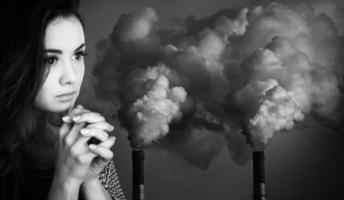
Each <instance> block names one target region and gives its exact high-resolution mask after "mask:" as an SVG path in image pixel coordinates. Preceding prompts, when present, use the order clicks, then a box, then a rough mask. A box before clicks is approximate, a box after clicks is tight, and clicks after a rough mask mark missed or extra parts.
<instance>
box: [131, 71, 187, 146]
mask: <svg viewBox="0 0 344 200" xmlns="http://www.w3.org/2000/svg"><path fill="white" fill-rule="evenodd" d="M163 68H164V66H160V68H159V67H155V68H148V69H147V71H146V72H145V74H144V75H143V77H142V79H140V80H137V81H138V82H139V83H138V84H143V85H144V84H146V85H147V86H148V85H149V86H148V87H149V88H148V92H147V93H146V94H145V95H144V96H143V97H142V98H140V99H138V100H136V101H135V102H134V103H133V104H132V105H131V107H130V108H129V111H128V115H129V119H127V120H130V121H132V122H133V124H132V126H131V127H128V128H129V134H130V135H129V137H130V140H131V143H132V146H133V147H134V148H137V147H142V146H144V145H149V144H151V143H152V142H153V141H157V140H158V139H160V138H163V137H164V136H166V135H167V134H168V132H169V123H170V122H171V121H172V120H173V119H175V118H180V117H181V112H180V108H179V107H180V103H183V102H184V101H185V99H186V92H185V90H184V88H182V87H173V88H170V86H169V80H168V79H167V78H166V76H165V75H163V74H161V72H160V71H159V69H162V70H163ZM140 82H141V83H140Z"/></svg>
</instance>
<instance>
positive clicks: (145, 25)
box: [119, 7, 158, 41]
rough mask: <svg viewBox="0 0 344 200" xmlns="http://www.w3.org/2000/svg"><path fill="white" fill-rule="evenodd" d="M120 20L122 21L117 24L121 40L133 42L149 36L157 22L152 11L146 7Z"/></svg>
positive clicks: (123, 16)
mask: <svg viewBox="0 0 344 200" xmlns="http://www.w3.org/2000/svg"><path fill="white" fill-rule="evenodd" d="M120 20H123V21H122V22H121V21H120V22H121V24H119V27H120V31H119V33H120V35H119V37H120V38H121V40H123V41H135V40H138V39H143V38H145V37H147V36H148V35H149V34H150V32H151V30H152V27H153V24H154V23H155V22H157V21H158V16H157V14H156V13H155V11H154V9H152V8H150V7H147V8H145V9H143V10H141V11H140V12H138V13H135V14H127V15H122V16H121V18H120Z"/></svg>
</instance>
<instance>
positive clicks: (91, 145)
mask: <svg viewBox="0 0 344 200" xmlns="http://www.w3.org/2000/svg"><path fill="white" fill-rule="evenodd" d="M88 147H89V148H90V149H96V148H97V146H96V145H94V144H90V145H88Z"/></svg>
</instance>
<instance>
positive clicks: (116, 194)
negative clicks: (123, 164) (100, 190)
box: [98, 160, 125, 200]
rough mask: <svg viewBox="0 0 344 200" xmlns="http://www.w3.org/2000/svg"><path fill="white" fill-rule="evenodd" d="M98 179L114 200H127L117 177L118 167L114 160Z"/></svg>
mask: <svg viewBox="0 0 344 200" xmlns="http://www.w3.org/2000/svg"><path fill="white" fill-rule="evenodd" d="M98 178H99V180H100V182H101V183H102V184H103V186H104V188H105V189H106V190H107V191H108V192H109V194H110V196H111V198H112V200H125V196H124V193H123V191H122V188H121V185H120V183H119V179H118V176H117V171H116V167H115V164H114V163H113V161H112V160H111V161H110V162H109V164H107V165H106V166H105V168H104V169H103V171H102V172H101V173H100V174H99V176H98Z"/></svg>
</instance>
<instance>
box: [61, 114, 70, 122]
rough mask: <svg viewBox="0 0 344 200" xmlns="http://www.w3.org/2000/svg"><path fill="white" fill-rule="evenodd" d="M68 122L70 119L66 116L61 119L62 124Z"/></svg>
mask: <svg viewBox="0 0 344 200" xmlns="http://www.w3.org/2000/svg"><path fill="white" fill-rule="evenodd" d="M70 120H71V118H70V117H69V116H68V115H67V116H64V117H62V121H64V122H69V121H70Z"/></svg>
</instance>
